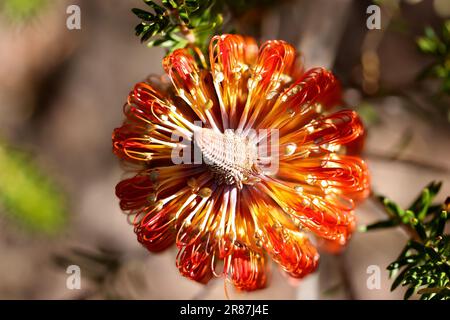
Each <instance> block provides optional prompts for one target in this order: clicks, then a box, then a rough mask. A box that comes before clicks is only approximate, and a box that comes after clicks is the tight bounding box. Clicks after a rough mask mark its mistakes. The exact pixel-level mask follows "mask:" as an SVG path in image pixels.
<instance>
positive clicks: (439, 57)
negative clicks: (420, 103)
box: [417, 20, 450, 95]
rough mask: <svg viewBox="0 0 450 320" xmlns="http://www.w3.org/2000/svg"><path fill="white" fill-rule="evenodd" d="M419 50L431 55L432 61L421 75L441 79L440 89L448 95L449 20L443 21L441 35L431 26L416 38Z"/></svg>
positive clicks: (449, 78)
mask: <svg viewBox="0 0 450 320" xmlns="http://www.w3.org/2000/svg"><path fill="white" fill-rule="evenodd" d="M417 45H418V47H419V49H420V51H421V52H423V53H425V54H428V55H430V56H432V57H433V63H432V64H431V65H430V66H429V67H428V68H426V69H425V71H424V72H423V73H422V76H431V77H434V78H438V79H440V80H441V81H442V85H441V91H442V92H444V93H446V94H448V95H450V20H447V21H445V22H444V24H443V26H442V31H441V35H438V34H437V33H436V31H434V30H433V28H431V27H427V28H425V35H424V36H422V37H420V38H419V39H418V40H417Z"/></svg>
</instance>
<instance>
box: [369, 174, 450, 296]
mask: <svg viewBox="0 0 450 320" xmlns="http://www.w3.org/2000/svg"><path fill="white" fill-rule="evenodd" d="M440 188H441V183H439V182H432V183H430V184H429V185H428V186H426V187H425V188H424V189H423V190H422V192H421V194H420V195H419V196H418V197H417V198H416V200H415V201H414V202H413V203H412V204H411V206H409V208H408V209H406V210H404V209H402V208H401V207H400V206H399V205H398V204H396V203H395V202H394V201H392V200H390V199H388V198H386V197H382V196H380V197H378V200H379V201H380V202H381V203H382V205H383V206H384V208H385V210H386V213H387V214H388V216H389V218H388V219H387V220H383V221H379V222H376V223H374V224H371V225H369V226H366V227H365V230H366V231H369V230H375V229H381V228H390V227H395V226H401V227H403V228H404V229H405V230H407V232H408V234H409V235H410V240H409V241H408V243H407V244H406V246H405V248H404V249H403V251H402V252H401V253H400V255H399V256H398V258H397V259H396V260H395V261H394V262H392V263H391V264H390V265H389V266H388V267H387V269H388V270H389V271H390V277H394V276H396V278H395V280H394V282H393V283H392V286H391V291H393V290H395V289H396V288H397V287H398V286H399V285H402V286H404V287H408V289H407V290H406V292H405V295H404V298H405V299H409V298H410V297H411V296H412V295H413V294H414V293H416V292H417V293H418V294H419V295H421V299H423V300H429V299H433V300H435V299H445V300H450V264H449V263H450V261H449V258H450V235H448V234H444V229H445V225H446V223H447V221H448V220H449V218H450V215H449V211H450V197H449V198H447V200H446V201H445V203H444V204H439V205H433V204H432V202H433V199H434V198H435V196H436V195H437V193H438V192H439V189H440Z"/></svg>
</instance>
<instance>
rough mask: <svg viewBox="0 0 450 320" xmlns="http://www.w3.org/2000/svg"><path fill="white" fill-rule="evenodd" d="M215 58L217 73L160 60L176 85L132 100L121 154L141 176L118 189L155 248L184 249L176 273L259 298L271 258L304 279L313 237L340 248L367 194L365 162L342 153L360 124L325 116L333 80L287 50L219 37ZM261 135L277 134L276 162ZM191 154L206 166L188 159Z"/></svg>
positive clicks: (140, 90)
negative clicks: (219, 280)
mask: <svg viewBox="0 0 450 320" xmlns="http://www.w3.org/2000/svg"><path fill="white" fill-rule="evenodd" d="M197 55H199V57H198V58H199V59H198V60H199V61H201V63H202V64H205V60H204V57H203V56H201V54H200V53H198V52H197ZM209 59H210V66H211V68H210V70H208V69H207V68H206V67H205V66H200V65H198V64H197V63H196V60H195V58H194V57H193V56H192V55H191V54H190V53H189V51H188V49H179V50H176V51H174V52H173V53H171V54H169V55H168V56H167V57H166V58H165V59H164V61H163V66H164V69H165V71H166V73H167V74H168V76H169V78H170V80H171V82H172V84H173V86H170V85H166V86H164V85H163V84H161V83H160V84H158V85H155V84H150V83H149V82H141V83H138V84H137V85H136V86H135V88H134V90H133V91H132V92H131V93H130V95H129V97H128V101H127V103H126V104H125V108H124V112H125V115H126V120H125V122H124V124H123V125H122V127H120V128H117V129H115V131H114V133H113V146H114V152H115V153H116V155H117V156H119V157H120V158H122V159H124V160H126V161H128V162H131V163H135V164H137V165H138V166H137V168H138V169H137V170H138V171H137V175H136V176H134V177H132V178H129V179H126V180H123V181H122V182H120V183H119V184H118V185H117V187H116V193H117V196H118V197H119V198H120V206H121V208H122V209H123V210H124V211H126V212H127V214H128V216H129V218H130V221H132V223H133V225H134V231H135V232H136V234H137V237H138V240H139V241H140V242H141V243H142V244H143V245H144V246H145V247H146V248H147V249H148V250H150V251H153V252H156V251H161V250H163V249H165V248H167V247H169V246H170V245H172V244H173V243H176V246H177V247H178V250H179V252H178V255H177V259H176V265H177V267H178V269H179V271H180V273H181V274H182V275H184V276H186V277H188V278H190V279H193V280H195V281H198V282H202V283H206V282H207V281H208V280H209V279H210V278H211V277H212V276H213V275H215V276H224V277H225V278H226V279H227V280H228V281H230V282H232V283H233V284H234V286H235V287H236V288H237V289H240V290H254V289H258V288H261V287H264V286H265V284H266V279H267V277H266V271H267V270H266V268H267V262H266V261H267V258H268V257H270V258H272V259H273V260H274V261H276V262H277V263H278V264H279V265H280V267H281V268H282V269H283V270H284V271H285V272H287V273H288V274H289V275H290V276H292V277H295V278H301V277H303V276H305V275H307V274H308V273H310V272H312V271H314V269H315V268H316V267H317V264H318V259H319V255H318V253H317V250H316V248H315V246H314V245H312V244H311V242H310V240H309V239H308V236H307V233H313V234H315V235H316V236H317V237H318V238H319V239H325V242H327V243H329V244H332V245H344V244H345V243H346V241H347V240H348V239H349V237H350V234H351V232H352V230H353V228H354V213H353V211H354V206H355V202H356V201H358V200H361V199H363V198H364V197H366V196H367V194H368V192H369V176H368V171H367V168H366V165H365V163H364V161H363V160H361V159H360V158H359V157H357V156H353V155H348V154H346V150H353V151H354V145H355V141H357V140H358V137H361V136H362V134H363V126H362V124H361V121H360V120H359V118H358V116H357V114H356V113H355V112H353V111H348V110H344V111H339V112H336V113H329V112H328V111H329V110H330V108H331V107H333V106H335V105H336V104H338V103H339V102H340V94H341V91H340V86H339V84H338V82H337V80H336V78H335V77H334V76H333V75H332V74H331V73H330V72H329V71H327V70H324V69H322V68H317V69H312V70H308V71H305V70H303V67H302V63H301V59H300V58H299V56H298V55H297V54H296V51H295V49H294V48H293V47H292V46H291V45H289V44H287V43H286V42H283V41H268V42H266V43H264V44H263V45H262V47H261V48H259V50H258V47H257V45H256V43H255V41H254V40H253V39H251V38H246V37H242V36H239V35H221V36H216V37H214V38H213V39H212V41H211V43H210V48H209ZM231 129H234V130H231ZM258 129H266V131H265V132H269V133H267V134H266V138H267V137H268V136H271V137H272V136H278V140H277V141H276V142H277V143H278V144H274V145H275V149H271V153H270V154H268V153H267V154H262V153H260V152H259V151H258V152H256V151H255V148H256V145H257V144H258V141H260V140H261V136H258V135H254V134H253V133H254V130H258ZM274 130H275V131H274ZM275 133H276V134H275ZM174 137H176V138H175V139H174ZM255 137H259V138H258V139H256V138H255ZM180 141H184V142H186V141H187V142H188V144H183V143H182V142H180ZM189 146H191V147H192V146H193V149H196V150H199V151H200V153H201V156H202V159H203V161H200V162H198V161H197V162H196V161H191V162H190V161H186V160H191V158H192V155H190V156H189V154H188V148H187V147H189ZM266 151H267V150H266ZM186 154H187V155H188V156H187V157H185V155H186ZM352 154H353V152H352ZM174 155H183V158H184V161H178V160H179V158H177V157H174ZM274 159H276V162H277V165H278V166H277V170H269V169H270V168H268V165H267V163H268V162H271V161H273V160H274Z"/></svg>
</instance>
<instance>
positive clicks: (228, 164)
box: [195, 128, 257, 188]
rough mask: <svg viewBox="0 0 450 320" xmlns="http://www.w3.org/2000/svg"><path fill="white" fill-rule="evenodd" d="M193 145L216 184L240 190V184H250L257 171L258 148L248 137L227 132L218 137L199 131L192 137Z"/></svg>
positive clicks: (215, 133)
mask: <svg viewBox="0 0 450 320" xmlns="http://www.w3.org/2000/svg"><path fill="white" fill-rule="evenodd" d="M195 143H196V145H197V147H198V148H199V149H200V151H201V152H202V155H203V162H204V163H205V164H206V165H207V166H208V169H209V170H210V171H211V172H212V174H213V175H214V178H215V180H216V182H217V183H219V184H221V183H225V184H228V185H233V184H236V185H237V186H238V187H239V188H242V184H245V183H248V182H249V181H251V180H252V176H253V174H254V173H255V172H256V170H257V168H256V159H257V148H256V145H254V144H253V143H252V142H251V141H250V140H249V139H248V138H247V137H242V136H240V135H238V134H236V133H234V131H233V130H230V129H228V130H225V133H221V132H216V131H214V130H213V129H208V128H200V129H199V131H198V132H197V133H196V134H195Z"/></svg>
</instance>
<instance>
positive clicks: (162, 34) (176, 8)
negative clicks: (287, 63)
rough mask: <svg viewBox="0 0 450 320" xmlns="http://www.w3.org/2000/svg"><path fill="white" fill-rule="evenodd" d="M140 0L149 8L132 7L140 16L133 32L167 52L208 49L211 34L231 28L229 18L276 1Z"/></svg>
mask: <svg viewBox="0 0 450 320" xmlns="http://www.w3.org/2000/svg"><path fill="white" fill-rule="evenodd" d="M143 1H144V3H145V4H147V6H148V7H149V9H148V10H149V11H147V10H142V9H138V8H134V9H132V12H133V13H134V14H135V15H136V16H137V17H138V18H139V19H141V23H139V24H138V25H137V26H136V28H135V31H136V35H137V36H139V37H140V38H141V41H142V42H145V43H147V45H148V46H150V47H152V46H159V47H164V48H166V49H167V50H168V51H173V50H175V49H178V48H183V47H186V46H188V45H195V46H197V47H199V48H200V49H201V50H202V51H203V52H205V50H206V49H207V46H208V43H209V40H210V39H211V37H212V36H214V35H215V34H218V33H223V32H232V31H233V30H234V27H233V26H232V25H230V23H229V22H230V21H232V22H236V20H238V19H239V18H240V17H242V16H243V15H244V14H245V13H247V12H248V11H250V10H251V9H253V8H257V9H258V10H261V9H264V8H266V7H269V6H271V5H273V4H274V3H276V2H277V0H233V1H227V0H162V2H161V5H159V4H157V3H156V2H155V1H152V0H143ZM279 1H280V0H278V2H279ZM224 16H225V17H227V21H228V24H227V25H225V24H224ZM233 20H234V21H233ZM246 22H247V21H246Z"/></svg>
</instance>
